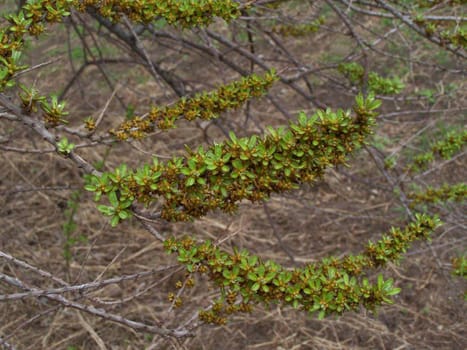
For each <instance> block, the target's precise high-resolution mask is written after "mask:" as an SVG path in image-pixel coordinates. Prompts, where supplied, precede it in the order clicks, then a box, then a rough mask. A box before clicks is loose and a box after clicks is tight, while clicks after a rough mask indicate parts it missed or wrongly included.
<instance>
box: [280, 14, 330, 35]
mask: <svg viewBox="0 0 467 350" xmlns="http://www.w3.org/2000/svg"><path fill="white" fill-rule="evenodd" d="M325 20H326V18H325V17H324V16H320V17H319V18H317V19H315V20H313V21H311V22H309V23H301V24H290V25H285V24H281V25H275V26H274V27H272V32H273V33H277V34H280V35H282V36H285V37H287V36H293V37H299V36H304V35H306V34H309V33H316V32H317V31H318V30H319V28H320V27H321V26H322V25H323V24H324V23H325Z"/></svg>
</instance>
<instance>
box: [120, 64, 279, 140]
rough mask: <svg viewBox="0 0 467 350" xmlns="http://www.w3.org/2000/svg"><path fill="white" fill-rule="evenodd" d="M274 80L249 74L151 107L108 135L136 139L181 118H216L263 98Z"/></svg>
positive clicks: (270, 73)
mask: <svg viewBox="0 0 467 350" xmlns="http://www.w3.org/2000/svg"><path fill="white" fill-rule="evenodd" d="M276 80H277V76H276V74H275V72H274V71H271V72H268V73H266V74H265V75H264V76H258V75H256V74H251V75H249V76H246V77H242V78H241V79H240V80H236V81H234V82H232V83H230V84H227V85H222V86H220V87H219V88H217V89H216V90H214V91H211V92H203V93H198V94H196V95H195V96H193V97H191V98H182V99H180V100H179V101H177V102H176V103H175V104H174V105H172V106H166V107H153V108H152V109H151V111H150V113H149V115H148V117H147V118H142V117H133V118H132V119H130V120H127V121H125V122H123V123H121V124H120V125H119V126H118V127H117V128H115V129H113V130H111V133H112V134H113V135H114V136H115V137H116V138H118V139H119V140H127V139H128V138H134V139H140V138H143V137H144V136H146V135H147V134H148V133H150V132H152V131H154V129H155V128H156V127H157V128H159V129H162V130H166V129H170V128H174V127H175V122H176V121H177V120H178V119H179V118H181V117H184V118H185V119H186V120H188V121H192V120H195V119H203V120H210V119H213V118H217V117H218V116H219V114H221V113H222V112H224V111H227V110H231V109H235V108H238V107H240V106H241V105H242V104H243V103H245V102H246V101H247V100H249V99H252V98H255V97H256V98H257V97H260V96H262V95H264V94H265V93H266V92H267V90H268V89H269V87H270V86H271V85H272V84H273V82H274V81H276Z"/></svg>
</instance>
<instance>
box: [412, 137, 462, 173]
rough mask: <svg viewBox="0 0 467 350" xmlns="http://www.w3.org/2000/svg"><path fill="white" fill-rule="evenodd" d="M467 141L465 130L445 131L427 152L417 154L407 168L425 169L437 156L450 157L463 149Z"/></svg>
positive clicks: (414, 169) (413, 170) (415, 170)
mask: <svg viewBox="0 0 467 350" xmlns="http://www.w3.org/2000/svg"><path fill="white" fill-rule="evenodd" d="M466 142H467V130H462V129H461V130H452V131H449V132H447V133H446V134H445V135H444V136H443V138H442V139H440V140H437V141H436V142H434V143H433V144H432V145H431V147H430V150H429V151H428V152H425V153H422V154H419V155H417V156H416V157H415V158H414V160H413V162H412V163H411V164H409V165H408V167H407V170H408V171H410V172H417V171H420V170H423V169H426V168H427V167H428V165H429V164H430V163H432V162H434V161H435V160H436V158H437V157H440V158H442V159H445V160H447V159H450V158H452V156H453V155H455V154H456V153H458V152H459V151H461V150H462V149H463V147H464V146H465V144H466Z"/></svg>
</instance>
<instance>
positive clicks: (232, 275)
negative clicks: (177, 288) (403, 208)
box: [164, 214, 440, 324]
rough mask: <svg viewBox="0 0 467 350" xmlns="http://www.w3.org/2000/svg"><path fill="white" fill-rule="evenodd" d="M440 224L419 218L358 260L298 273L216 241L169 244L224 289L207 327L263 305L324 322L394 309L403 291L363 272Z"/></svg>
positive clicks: (191, 268) (331, 261)
mask: <svg viewBox="0 0 467 350" xmlns="http://www.w3.org/2000/svg"><path fill="white" fill-rule="evenodd" d="M439 224H440V222H439V219H438V218H437V217H429V216H427V215H424V214H417V215H416V217H415V220H414V221H413V222H411V223H409V224H408V225H407V226H406V227H405V229H403V230H402V229H399V228H392V229H391V231H390V232H389V233H388V234H387V235H385V236H383V237H382V238H381V239H380V240H379V241H377V242H376V243H373V242H369V243H368V245H367V246H366V248H365V250H364V252H363V253H361V254H359V255H348V256H345V257H342V258H335V257H330V258H325V259H323V260H322V261H321V262H318V263H312V264H308V265H306V266H305V267H303V268H296V269H294V270H288V269H286V268H284V267H282V266H281V265H279V264H277V263H275V262H273V261H270V260H268V261H265V262H263V261H262V260H261V259H260V258H259V257H258V256H256V255H251V254H250V253H249V252H248V251H246V250H241V251H238V250H234V252H233V254H230V253H227V252H225V251H222V250H221V249H220V248H218V247H216V246H215V245H214V244H213V243H212V242H211V241H206V242H204V243H201V244H196V243H195V241H194V240H193V239H192V238H190V237H187V238H184V239H180V240H176V239H175V238H172V239H168V240H166V241H165V243H164V244H165V248H166V249H167V251H168V252H169V253H176V254H177V255H178V261H179V262H181V263H182V264H185V265H186V268H187V271H188V272H189V273H193V272H198V273H201V274H206V275H208V277H209V279H210V280H211V281H213V282H214V283H215V285H216V286H217V287H218V288H219V289H220V292H221V298H220V299H219V300H218V301H217V302H216V304H215V305H214V306H213V308H212V309H211V310H208V311H203V312H201V313H200V318H201V320H203V321H205V322H209V323H221V324H222V323H224V322H225V316H227V315H229V314H232V313H234V312H249V311H251V309H252V306H253V305H255V304H258V303H262V304H265V305H269V304H271V303H274V304H280V305H282V306H286V305H288V306H293V307H294V308H299V309H301V310H304V311H308V312H310V313H318V316H319V318H323V317H325V316H327V315H331V314H337V315H340V314H342V313H343V312H345V311H350V310H353V311H355V310H358V308H359V307H360V305H363V306H364V307H365V308H367V309H369V310H371V311H374V310H375V309H376V308H377V307H378V306H379V305H381V304H382V303H391V302H392V301H391V298H390V297H391V296H392V295H394V294H397V293H399V291H400V289H399V288H395V287H394V286H393V281H392V280H391V279H388V280H384V278H383V276H382V275H379V276H378V278H377V282H376V283H374V284H372V283H370V281H369V279H368V278H367V277H365V273H364V271H365V270H366V269H369V268H376V267H380V266H385V265H386V264H387V263H388V262H389V261H391V262H397V261H399V260H400V257H401V254H402V253H404V252H405V251H406V250H407V248H408V247H409V245H410V244H411V243H412V242H414V241H415V240H418V239H427V238H429V235H430V233H431V232H432V231H433V230H434V229H435V228H436V227H437V226H438V225H439Z"/></svg>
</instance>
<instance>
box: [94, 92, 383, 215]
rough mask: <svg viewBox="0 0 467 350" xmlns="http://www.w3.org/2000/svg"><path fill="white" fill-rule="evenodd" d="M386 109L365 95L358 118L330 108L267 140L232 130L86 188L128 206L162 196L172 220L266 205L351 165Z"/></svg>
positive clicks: (358, 106) (96, 180) (358, 102)
mask: <svg viewBox="0 0 467 350" xmlns="http://www.w3.org/2000/svg"><path fill="white" fill-rule="evenodd" d="M379 106H380V101H378V100H375V99H374V97H373V96H372V95H369V96H368V97H366V98H364V97H363V96H361V95H359V96H358V97H357V99H356V104H355V106H354V108H353V109H354V113H355V116H354V117H352V116H351V113H350V111H343V110H337V111H336V112H333V111H332V110H330V109H327V110H320V111H318V112H317V113H315V114H314V115H313V116H311V117H307V116H306V115H305V114H304V113H301V114H300V115H299V117H298V121H297V122H291V123H290V125H289V128H288V129H286V128H284V127H280V128H277V129H274V128H271V127H270V128H269V129H268V131H269V134H268V135H266V136H264V137H263V138H258V137H257V136H256V135H253V136H251V137H245V138H237V136H236V135H235V134H234V133H230V140H228V141H226V142H224V143H221V144H214V145H212V146H210V147H209V148H208V149H206V150H205V149H204V148H203V147H201V146H200V147H199V148H198V149H197V150H196V151H193V150H191V149H189V148H187V151H188V155H187V156H185V157H173V158H172V159H171V160H170V161H168V162H166V163H164V162H160V161H159V160H158V159H157V158H155V159H154V161H153V164H152V165H149V164H146V165H144V166H143V167H141V168H139V169H137V170H135V171H128V169H127V168H126V166H121V167H120V168H118V169H117V170H116V171H115V172H110V173H104V174H103V175H102V176H100V177H98V176H94V175H92V176H89V177H88V179H87V186H86V189H87V190H89V191H92V192H95V193H96V199H98V200H99V199H100V197H101V195H102V194H105V195H107V196H112V198H117V199H118V201H119V202H123V203H128V202H133V201H138V202H141V203H144V204H145V205H149V204H151V203H152V202H154V201H157V200H158V199H159V198H163V199H164V203H163V204H162V211H161V215H162V218H164V219H166V220H169V221H180V220H189V219H192V218H197V217H200V216H203V215H205V214H206V213H207V212H208V211H210V210H213V209H221V210H223V211H225V212H233V211H234V210H235V209H236V207H237V204H238V202H239V201H241V200H243V199H248V200H250V201H253V202H255V201H261V200H264V199H266V198H268V196H269V195H270V194H271V193H273V192H277V193H279V192H284V191H287V190H291V189H294V188H296V187H297V186H298V185H299V184H301V183H305V182H312V181H314V180H316V179H317V178H320V177H321V176H322V175H323V174H324V170H325V169H326V168H327V167H329V166H334V165H338V164H345V161H346V156H347V154H348V153H350V152H352V151H353V150H355V149H356V148H358V147H360V146H361V145H362V144H363V142H364V140H365V137H366V136H367V135H368V134H370V133H371V126H372V125H373V123H374V117H375V115H376V112H375V109H377V108H378V107H379ZM117 192H118V195H117V194H116V193H117ZM109 199H110V197H109ZM113 207H114V208H116V207H117V206H113ZM106 214H107V215H110V211H109V212H108V213H106Z"/></svg>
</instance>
